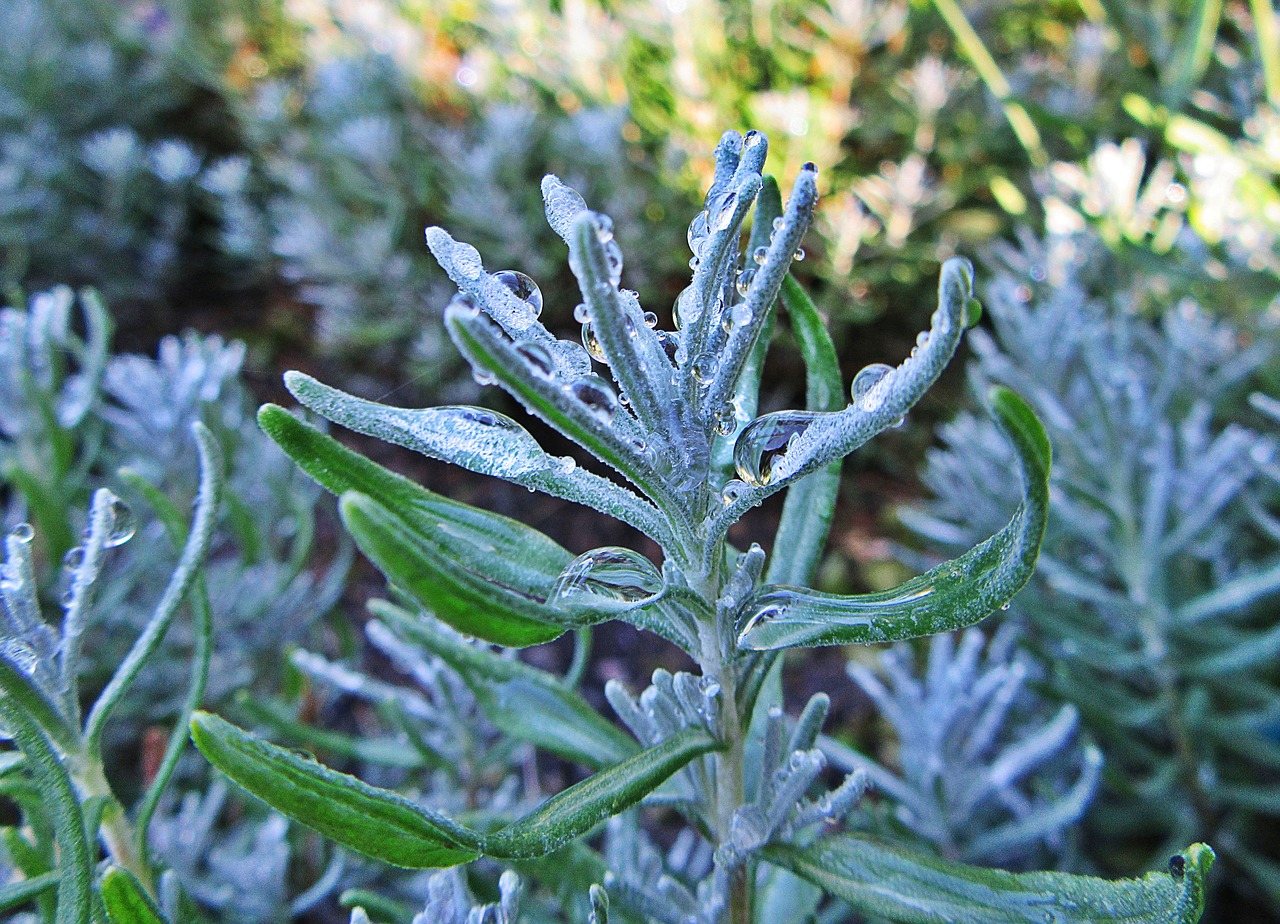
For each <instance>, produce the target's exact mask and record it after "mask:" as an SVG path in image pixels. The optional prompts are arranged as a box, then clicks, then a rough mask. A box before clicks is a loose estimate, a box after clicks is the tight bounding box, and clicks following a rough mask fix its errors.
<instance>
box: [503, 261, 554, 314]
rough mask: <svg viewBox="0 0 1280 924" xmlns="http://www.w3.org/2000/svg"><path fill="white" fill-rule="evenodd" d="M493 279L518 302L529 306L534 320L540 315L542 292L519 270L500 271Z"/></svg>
mask: <svg viewBox="0 0 1280 924" xmlns="http://www.w3.org/2000/svg"><path fill="white" fill-rule="evenodd" d="M493 278H494V279H496V280H497V281H498V282H500V283H502V284H503V285H504V286H506V287H507V288H508V289H510V290H511V291H512V292H513V293H514V294H515V296H516V298H518V299H520V301H522V302H524V303H525V304H526V305H527V306H529V310H530V311H532V312H533V316H534V317H535V318H536V317H537V316H538V315H540V314H542V290H541V289H539V288H538V284H537V283H536V282H534V281H533V280H532V279H530V278H529V277H528V276H526V275H525V274H524V273H522V272H520V271H519V270H502V271H501V272H499V273H494V274H493Z"/></svg>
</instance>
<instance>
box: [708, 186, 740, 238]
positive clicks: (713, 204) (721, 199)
mask: <svg viewBox="0 0 1280 924" xmlns="http://www.w3.org/2000/svg"><path fill="white" fill-rule="evenodd" d="M737 207H738V194H737V193H736V192H723V193H718V194H717V195H715V196H713V197H712V199H711V201H710V202H708V203H707V230H709V231H711V232H712V233H715V232H716V231H723V230H724V229H725V228H727V227H729V222H731V221H733V212H734V209H736V208H737Z"/></svg>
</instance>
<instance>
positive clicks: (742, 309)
mask: <svg viewBox="0 0 1280 924" xmlns="http://www.w3.org/2000/svg"><path fill="white" fill-rule="evenodd" d="M729 317H730V319H731V320H732V321H733V326H734V327H746V326H747V325H748V324H750V323H751V317H752V314H751V306H750V305H748V304H747V303H746V302H738V304H736V305H734V306H733V308H732V309H730V311H729Z"/></svg>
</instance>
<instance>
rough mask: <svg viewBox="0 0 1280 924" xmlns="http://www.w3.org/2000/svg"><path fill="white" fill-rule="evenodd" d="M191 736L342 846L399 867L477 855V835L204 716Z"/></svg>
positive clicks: (257, 790) (266, 796)
mask: <svg viewBox="0 0 1280 924" xmlns="http://www.w3.org/2000/svg"><path fill="white" fill-rule="evenodd" d="M191 737H192V739H193V740H194V741H195V743H196V747H198V748H199V749H200V752H201V753H202V754H204V756H205V757H206V758H208V760H209V762H210V763H211V764H213V765H214V766H215V767H217V768H218V769H219V770H221V771H222V772H223V773H225V774H226V775H227V776H229V777H230V778H231V779H232V780H234V781H235V782H236V783H238V784H240V785H241V786H242V787H244V788H245V789H247V790H248V791H249V792H251V793H253V794H254V795H255V796H257V797H258V798H259V799H261V800H262V801H264V802H266V803H267V804H268V805H270V806H271V807H272V808H275V809H277V810H278V811H280V812H283V813H284V814H285V815H288V816H289V817H290V818H293V819H295V820H296V821H299V822H301V823H302V824H304V825H306V826H308V827H310V828H314V829H315V830H316V831H319V832H320V833H321V834H323V835H324V836H325V837H328V838H330V839H331V840H334V841H337V842H338V843H339V844H341V845H342V846H344V847H349V848H351V849H352V850H355V851H357V852H358V853H362V854H364V855H365V856H368V857H372V858H373V859H375V860H382V861H384V862H386V863H390V864H392V865H393V866H400V867H406V868H409V869H427V868H434V867H441V866H454V865H457V864H459V863H467V862H469V861H471V860H474V859H475V858H476V857H477V856H479V852H478V850H477V849H476V848H477V847H478V846H479V845H478V840H477V838H476V836H475V834H474V832H471V831H468V830H467V829H465V828H463V827H461V826H460V825H456V824H454V823H453V822H451V821H450V820H449V819H447V818H445V817H443V816H441V815H437V814H436V813H434V812H430V811H428V810H426V809H422V808H419V807H418V806H416V805H414V804H413V803H412V802H410V801H409V800H407V799H405V798H404V797H403V796H400V795H398V794H397V793H394V792H391V791H390V790H386V789H379V788H377V787H375V786H370V785H368V784H367V783H363V782H361V781H360V780H358V779H356V778H355V777H353V776H348V775H347V774H345V773H338V772H336V771H333V770H330V769H328V768H327V767H323V766H321V765H320V764H318V763H316V762H315V761H314V760H307V759H304V758H302V757H299V756H297V755H296V754H294V753H293V752H291V751H288V750H286V749H284V748H281V747H277V746H276V745H274V744H268V743H267V742H265V741H261V740H259V739H258V738H256V737H254V736H253V735H251V734H249V733H248V732H246V731H244V730H242V729H239V728H237V727H236V726H234V725H232V724H230V723H229V722H226V721H224V720H223V719H220V718H218V717H217V716H215V715H210V714H209V713H207V712H200V713H197V714H196V715H195V717H194V718H193V719H192V720H191Z"/></svg>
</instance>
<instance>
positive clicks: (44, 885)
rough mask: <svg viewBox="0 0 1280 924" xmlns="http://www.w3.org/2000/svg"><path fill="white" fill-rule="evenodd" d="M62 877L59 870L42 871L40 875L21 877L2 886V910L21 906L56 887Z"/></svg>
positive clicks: (0, 903)
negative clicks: (27, 877)
mask: <svg viewBox="0 0 1280 924" xmlns="http://www.w3.org/2000/svg"><path fill="white" fill-rule="evenodd" d="M61 878H62V877H61V876H60V875H59V874H58V873H57V872H52V873H41V874H40V875H39V876H32V877H31V878H30V879H20V880H19V881H17V882H11V883H9V884H8V885H7V886H3V887H0V911H12V910H13V909H15V908H21V907H22V906H23V905H25V904H26V903H27V902H29V901H31V900H32V899H33V898H35V897H36V896H37V895H43V894H44V893H45V892H48V891H49V890H50V889H53V888H56V887H57V885H58V880H60V879H61Z"/></svg>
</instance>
